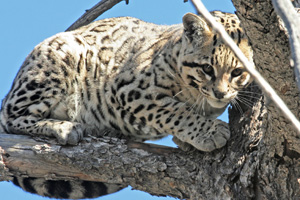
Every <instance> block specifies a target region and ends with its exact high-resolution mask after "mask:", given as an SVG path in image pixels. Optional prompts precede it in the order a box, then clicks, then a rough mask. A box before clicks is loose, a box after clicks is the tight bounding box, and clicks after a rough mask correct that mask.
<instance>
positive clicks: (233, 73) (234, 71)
mask: <svg viewBox="0 0 300 200" xmlns="http://www.w3.org/2000/svg"><path fill="white" fill-rule="evenodd" d="M243 71H244V70H243V69H242V68H236V69H234V70H233V71H232V72H231V76H232V77H237V76H240V75H241V74H242V73H243Z"/></svg>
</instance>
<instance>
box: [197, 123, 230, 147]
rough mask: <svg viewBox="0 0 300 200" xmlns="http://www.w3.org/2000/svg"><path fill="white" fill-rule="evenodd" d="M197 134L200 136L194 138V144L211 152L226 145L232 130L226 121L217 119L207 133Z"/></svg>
mask: <svg viewBox="0 0 300 200" xmlns="http://www.w3.org/2000/svg"><path fill="white" fill-rule="evenodd" d="M197 135H198V137H195V138H193V140H194V141H193V143H192V145H193V146H194V147H196V148H197V149H199V150H201V151H206V152H210V151H213V150H215V149H219V148H222V147H223V146H225V145H226V143H227V141H228V139H229V138H230V130H229V127H228V124H227V123H226V122H223V121H221V120H218V119H216V120H214V121H212V123H211V125H210V128H209V129H208V130H207V131H206V132H205V133H200V134H197Z"/></svg>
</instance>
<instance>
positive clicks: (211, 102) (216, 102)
mask: <svg viewBox="0 0 300 200" xmlns="http://www.w3.org/2000/svg"><path fill="white" fill-rule="evenodd" d="M207 102H208V103H209V105H210V106H211V107H214V108H224V107H226V106H227V105H228V102H223V101H220V100H211V99H210V100H207Z"/></svg>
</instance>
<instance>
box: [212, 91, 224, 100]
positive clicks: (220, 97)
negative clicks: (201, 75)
mask: <svg viewBox="0 0 300 200" xmlns="http://www.w3.org/2000/svg"><path fill="white" fill-rule="evenodd" d="M214 95H215V97H216V98H217V99H223V98H224V96H225V92H220V91H218V90H214Z"/></svg>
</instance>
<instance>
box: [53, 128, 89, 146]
mask: <svg viewBox="0 0 300 200" xmlns="http://www.w3.org/2000/svg"><path fill="white" fill-rule="evenodd" d="M83 132H84V129H83V128H82V125H81V124H78V123H72V122H62V123H60V124H59V126H56V127H55V133H54V135H55V137H56V138H57V140H58V142H59V143H60V144H62V145H66V144H70V145H77V144H78V142H79V141H80V140H82V138H83Z"/></svg>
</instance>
